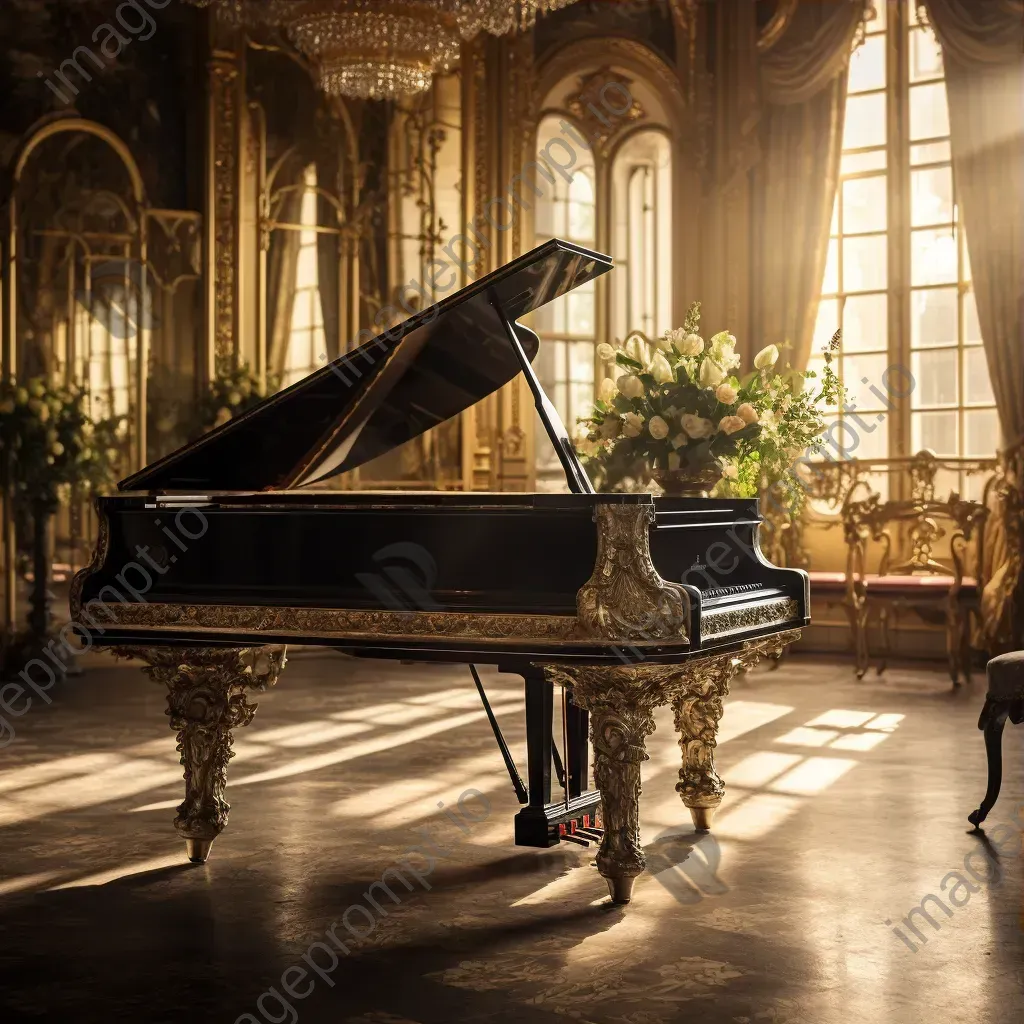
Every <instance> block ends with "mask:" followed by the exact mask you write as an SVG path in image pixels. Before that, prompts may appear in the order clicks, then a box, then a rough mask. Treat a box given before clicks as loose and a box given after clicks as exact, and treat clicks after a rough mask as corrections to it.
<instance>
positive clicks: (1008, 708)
mask: <svg viewBox="0 0 1024 1024" xmlns="http://www.w3.org/2000/svg"><path fill="white" fill-rule="evenodd" d="M1007 718H1009V719H1010V721H1011V722H1013V724H1014V725H1020V723H1021V722H1024V651H1014V652H1013V653H1012V654H1000V655H999V657H998V658H993V659H992V660H991V661H990V662H989V663H988V694H987V695H986V697H985V706H984V708H982V710H981V718H980V719H979V721H978V728H979V729H983V730H984V731H985V750H986V752H987V753H988V791H987V792H986V793H985V799H984V800H982V802H981V806H980V807H979V808H978V809H977V810H976V811H975V812H974V813H973V814H970V815H968V817H967V820H968V821H969V822H970V823H971V824H972V825H974V826H975V827H977V826H978V825H980V824H981V823H982V822H983V821H984V820H985V818H987V817H988V812H989V811H991V810H992V808H993V806H994V805H995V802H996V800H997V798H998V797H999V787H1000V786H1001V785H1002V782H1003V749H1002V747H1003V726H1004V725H1005V724H1006V719H1007Z"/></svg>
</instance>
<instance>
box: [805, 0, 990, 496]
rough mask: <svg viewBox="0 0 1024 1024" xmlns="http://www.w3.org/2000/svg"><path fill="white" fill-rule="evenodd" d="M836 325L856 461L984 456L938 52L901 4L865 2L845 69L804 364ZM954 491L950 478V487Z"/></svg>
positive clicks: (973, 322)
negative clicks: (870, 12)
mask: <svg viewBox="0 0 1024 1024" xmlns="http://www.w3.org/2000/svg"><path fill="white" fill-rule="evenodd" d="M839 326H841V327H842V329H843V344H842V351H841V353H840V356H839V372H840V375H841V377H842V379H843V383H844V384H845V385H846V387H847V390H848V392H849V396H850V400H849V403H848V412H849V413H854V412H855V413H856V418H855V417H854V416H852V415H844V414H843V413H838V414H837V415H838V418H839V420H840V423H841V424H842V426H841V427H838V428H837V429H836V430H834V431H833V434H832V436H833V437H834V438H835V439H836V441H837V444H839V445H841V446H842V448H843V450H844V451H845V454H847V455H849V456H856V457H858V458H868V459H870V458H885V457H891V456H899V455H910V454H913V453H914V452H917V451H919V450H921V449H922V448H931V449H932V450H934V451H935V452H936V453H937V454H938V455H940V456H984V455H991V454H992V452H993V451H994V449H995V448H996V447H997V445H998V433H999V427H998V420H997V417H996V412H995V404H994V398H993V395H992V389H991V385H990V381H989V376H988V366H987V364H986V361H985V354H984V350H983V349H982V347H981V333H980V330H979V327H978V317H977V309H976V307H975V301H974V292H973V289H972V286H971V272H970V265H969V263H968V260H967V247H966V243H965V239H964V232H963V229H962V226H961V221H960V211H959V208H958V205H957V202H956V191H955V184H954V181H953V172H952V166H951V163H950V146H949V114H948V108H947V105H946V87H945V81H944V76H943V65H942V53H941V50H940V48H939V44H938V43H937V41H936V40H935V37H934V35H933V34H932V31H931V29H930V28H929V27H928V26H927V25H925V24H923V23H922V22H921V21H919V20H918V14H917V9H916V5H915V4H914V3H913V2H911V0H890V2H889V3H888V4H886V3H884V2H883V0H875V15H874V17H873V19H872V20H871V21H870V22H869V23H868V25H867V32H866V35H865V38H864V40H863V42H862V43H861V44H860V45H859V46H858V47H857V49H856V50H855V51H854V53H853V56H852V59H851V62H850V73H849V94H848V96H847V100H846V120H845V126H844V132H843V151H842V161H841V168H840V182H839V188H838V190H837V193H836V203H835V208H834V211H833V216H832V227H831V237H830V241H829V249H828V260H827V264H826V268H825V276H824V281H823V283H822V300H821V306H820V308H819V312H818V321H817V325H816V330H815V345H814V349H815V355H814V357H813V358H812V360H811V368H812V369H818V370H819V371H820V366H821V356H820V354H819V353H820V351H821V348H822V347H823V345H824V344H825V343H826V342H827V341H828V339H829V337H831V335H832V333H833V332H834V331H835V329H836V328H837V327H839ZM951 483H953V484H954V485H956V484H957V481H951Z"/></svg>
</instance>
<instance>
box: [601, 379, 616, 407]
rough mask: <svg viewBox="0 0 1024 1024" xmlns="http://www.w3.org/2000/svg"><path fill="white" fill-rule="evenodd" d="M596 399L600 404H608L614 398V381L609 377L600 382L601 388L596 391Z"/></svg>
mask: <svg viewBox="0 0 1024 1024" xmlns="http://www.w3.org/2000/svg"><path fill="white" fill-rule="evenodd" d="M597 397H598V398H600V399H601V401H602V402H610V401H611V400H612V399H613V398H614V397H615V381H613V380H612V379H611V377H605V379H604V380H603V381H601V387H600V388H599V389H598V392H597Z"/></svg>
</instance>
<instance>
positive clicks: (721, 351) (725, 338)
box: [708, 331, 740, 370]
mask: <svg viewBox="0 0 1024 1024" xmlns="http://www.w3.org/2000/svg"><path fill="white" fill-rule="evenodd" d="M708 351H709V352H710V354H711V358H712V359H714V360H715V362H716V363H718V364H719V365H721V366H724V367H725V369H727V370H734V369H735V368H736V367H737V366H739V364H740V360H739V357H738V356H737V355H736V339H735V337H733V335H731V334H730V333H729V332H728V331H719V332H718V334H716V335H715V336H714V337H713V338H712V339H711V346H710V348H709V350H708Z"/></svg>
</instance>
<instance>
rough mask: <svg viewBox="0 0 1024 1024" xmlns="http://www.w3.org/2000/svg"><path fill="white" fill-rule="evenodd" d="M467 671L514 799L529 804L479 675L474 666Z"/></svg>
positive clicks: (526, 793) (527, 794) (524, 788)
mask: <svg viewBox="0 0 1024 1024" xmlns="http://www.w3.org/2000/svg"><path fill="white" fill-rule="evenodd" d="M469 671H470V672H472V673H473V682H474V683H476V692H477V693H479V694H480V700H482V701H483V705H484V711H486V712H487V721H488V722H490V723H491V730H492V731H493V733H494V738H495V739H496V740H497V741H498V749H499V750H500V751H501V756H502V758H503V759H504V761H505V767H506V768H507V769H508V777H509V778H510V779H511V780H512V788H513V789H514V790H515V791H516V798H517V799H518V800H519V802H520V803H521V804H528V803H529V802H530V794H529V793H528V792H527V790H526V786H525V785H524V783H523V780H522V778H521V776H520V775H519V772H518V770H517V769H516V763H515V761H513V760H512V755H511V754H510V753H509V752H508V744H507V743H506V742H505V737H504V736H502V734H501V728H500V727H499V726H498V721H497V719H496V718H495V717H494V712H493V711H492V710H491V704H490V701H488V699H487V694H486V693H484V684H483V683H481V682H480V675H479V673H478V672H477V670H476V665H472V664H471V665H470V666H469Z"/></svg>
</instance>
